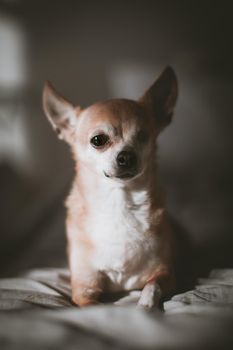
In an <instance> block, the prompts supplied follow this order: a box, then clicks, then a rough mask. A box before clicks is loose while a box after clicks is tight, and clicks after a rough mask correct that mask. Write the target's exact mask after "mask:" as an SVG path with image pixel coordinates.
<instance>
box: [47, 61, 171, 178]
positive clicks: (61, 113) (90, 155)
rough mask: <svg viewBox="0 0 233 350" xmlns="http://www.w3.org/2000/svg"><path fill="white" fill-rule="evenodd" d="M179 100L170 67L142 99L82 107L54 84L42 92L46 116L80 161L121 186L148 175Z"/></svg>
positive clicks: (115, 100) (114, 101) (116, 100)
mask: <svg viewBox="0 0 233 350" xmlns="http://www.w3.org/2000/svg"><path fill="white" fill-rule="evenodd" d="M176 100H177V80H176V76H175V74H174V71H173V70H172V68H170V67H168V68H166V69H165V70H164V71H163V73H162V74H161V75H160V77H159V78H158V79H157V80H156V81H155V83H154V84H153V85H152V86H151V87H150V88H149V89H148V91H147V92H146V93H145V94H144V95H143V97H141V98H140V99H139V100H138V101H133V100H127V99H113V100H108V101H105V102H99V103H96V104H94V105H92V106H90V107H88V108H85V109H81V108H80V107H74V106H73V105H72V104H71V103H69V102H68V101H67V100H65V99H64V98H63V97H61V96H60V95H59V94H58V93H57V92H56V91H55V90H54V88H53V87H52V86H51V84H50V83H46V84H45V87H44V92H43V106H44V111H45V114H46V115H47V117H48V119H49V121H50V123H51V124H52V126H53V128H54V129H55V131H56V132H57V134H58V136H59V138H61V139H64V140H65V141H66V142H68V143H69V144H70V146H71V147H72V150H73V153H74V155H75V158H76V159H77V161H78V162H80V163H82V164H83V165H85V166H87V167H88V168H89V169H91V170H92V171H93V172H95V173H96V174H99V176H104V177H107V178H109V179H111V180H114V181H121V182H125V181H131V180H132V179H135V178H137V177H139V176H140V175H141V174H143V173H144V172H145V171H146V169H147V167H148V164H150V162H151V161H152V159H153V157H154V156H155V154H154V153H155V148H156V147H155V146H156V138H157V136H158V134H159V133H160V131H161V130H162V129H164V127H166V126H167V125H168V124H169V123H170V121H171V118H172V114H173V110H174V106H175V103H176Z"/></svg>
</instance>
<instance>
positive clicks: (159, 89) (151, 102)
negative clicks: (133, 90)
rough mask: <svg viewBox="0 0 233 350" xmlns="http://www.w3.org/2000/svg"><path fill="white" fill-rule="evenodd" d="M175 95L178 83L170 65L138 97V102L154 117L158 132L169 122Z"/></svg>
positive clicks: (176, 94)
mask: <svg viewBox="0 0 233 350" xmlns="http://www.w3.org/2000/svg"><path fill="white" fill-rule="evenodd" d="M177 96H178V85H177V79H176V75H175V72H174V70H173V69H172V68H171V67H167V68H166V69H165V70H164V71H163V72H162V74H161V75H160V76H159V78H158V79H157V80H156V81H155V82H154V84H153V85H152V86H151V87H150V88H149V90H147V91H146V93H145V94H144V95H143V96H142V97H141V98H140V100H139V102H140V103H142V104H143V105H144V106H145V107H146V109H147V110H148V112H149V113H150V114H152V116H153V117H154V120H155V123H156V127H157V130H158V132H160V131H161V130H163V129H164V128H165V127H166V126H167V125H168V124H169V123H170V122H171V119H172V115H173V111H174V107H175V104H176V100H177Z"/></svg>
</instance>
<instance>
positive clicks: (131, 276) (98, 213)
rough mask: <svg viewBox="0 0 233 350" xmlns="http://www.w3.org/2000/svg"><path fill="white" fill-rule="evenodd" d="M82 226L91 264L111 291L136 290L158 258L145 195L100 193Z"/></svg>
mask: <svg viewBox="0 0 233 350" xmlns="http://www.w3.org/2000/svg"><path fill="white" fill-rule="evenodd" d="M94 203H95V205H94V206H92V208H91V212H90V216H89V220H88V223H87V226H86V229H87V231H88V232H89V234H90V237H91V240H92V242H93V243H94V246H95V254H94V255H93V256H92V263H93V265H94V266H95V268H97V269H98V270H99V271H102V272H104V273H105V274H106V275H107V276H108V277H109V280H110V281H111V282H112V284H113V285H114V287H115V289H117V288H118V287H119V289H122V288H124V289H132V288H140V287H141V286H142V285H143V283H144V282H145V279H146V278H147V277H148V275H149V274H150V273H151V271H152V270H153V268H154V266H155V264H156V263H157V262H158V260H159V258H158V256H157V254H156V251H158V241H157V238H156V236H155V235H153V234H151V233H149V232H148V231H149V229H150V202H149V196H148V192H147V191H146V190H141V191H133V192H132V191H127V190H125V189H122V188H120V187H117V188H111V189H104V190H103V189H101V190H99V191H98V193H97V194H96V196H95V200H94Z"/></svg>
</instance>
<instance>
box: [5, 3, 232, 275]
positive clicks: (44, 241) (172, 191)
mask: <svg viewBox="0 0 233 350" xmlns="http://www.w3.org/2000/svg"><path fill="white" fill-rule="evenodd" d="M232 45H233V24H232V11H231V1H221V3H219V2H215V1H192V0H189V1H182V0H180V1H175V0H173V1H172V0H170V1H168V0H163V1H155V0H154V1H149V0H144V1H136V0H135V1H127V0H126V1H101V0H100V1H89V0H85V1H83V0H82V1H79V0H76V1H72V0H69V1H64V0H61V1H60V0H59V1H52V0H51V1H43V0H41V1H38V0H34V1H30V0H8V1H7V0H5V1H3V0H1V1H0V276H6V275H8V276H10V275H16V274H18V273H20V272H21V271H23V270H25V269H28V268H32V267H41V266H63V265H64V264H66V256H65V232H64V218H65V213H64V207H63V202H64V199H65V197H66V195H67V193H68V191H69V187H70V185H71V181H72V176H73V162H72V159H71V156H70V153H69V149H68V147H67V146H66V144H65V143H62V142H61V141H59V140H58V139H57V137H56V135H55V134H54V133H53V131H52V129H51V127H50V125H49V123H48V122H47V120H46V118H45V116H44V114H43V111H42V107H41V92H42V88H43V84H44V81H45V80H47V79H49V80H50V81H52V82H53V84H54V85H55V86H56V88H57V89H58V91H59V92H60V93H62V94H63V95H64V96H66V97H67V98H68V99H69V100H70V101H72V102H73V103H76V104H77V105H79V104H80V105H81V106H82V107H85V106H87V105H89V104H91V103H94V102H96V101H98V100H103V99H107V98H112V97H126V98H135V99H136V98H138V97H140V96H141V95H142V94H143V92H144V91H145V89H146V88H147V87H148V86H149V85H150V84H152V83H153V81H154V80H155V79H156V77H157V76H158V75H159V74H160V72H161V71H162V70H163V69H164V67H165V66H166V65H171V66H172V67H173V68H174V69H175V71H176V74H177V77H178V81H179V100H178V105H177V108H176V113H175V116H174V120H173V123H172V124H171V125H170V126H169V127H168V128H167V129H166V130H165V131H164V132H163V133H162V134H161V136H160V137H159V158H160V164H161V180H162V182H163V186H164V188H165V190H166V193H167V205H168V209H169V211H170V213H171V214H172V215H173V216H174V218H175V219H176V220H177V221H178V222H179V223H180V225H181V226H183V228H184V229H185V232H186V234H187V236H188V237H189V238H190V239H191V240H192V244H193V247H194V249H195V252H196V255H195V258H194V261H193V262H194V264H197V266H198V267H199V269H200V271H201V272H200V273H201V274H205V273H207V272H208V270H209V269H210V268H212V267H232V266H233V255H232V247H233V152H232V148H233V116H232V105H231V103H232V99H233V95H232V92H233V69H232V65H233V47H232Z"/></svg>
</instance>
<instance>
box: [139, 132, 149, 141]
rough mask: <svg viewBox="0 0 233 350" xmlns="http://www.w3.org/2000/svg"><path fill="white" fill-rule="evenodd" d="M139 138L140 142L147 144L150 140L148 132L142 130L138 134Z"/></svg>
mask: <svg viewBox="0 0 233 350" xmlns="http://www.w3.org/2000/svg"><path fill="white" fill-rule="evenodd" d="M137 138H138V141H139V142H146V141H147V140H148V138H149V135H148V133H147V132H146V130H140V131H139V132H138V135H137Z"/></svg>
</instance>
